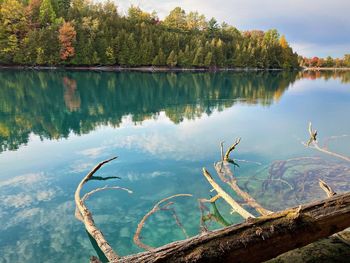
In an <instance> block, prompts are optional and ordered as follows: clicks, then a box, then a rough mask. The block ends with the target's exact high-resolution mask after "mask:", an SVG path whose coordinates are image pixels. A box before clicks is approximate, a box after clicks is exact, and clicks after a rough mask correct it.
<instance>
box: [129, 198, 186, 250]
mask: <svg viewBox="0 0 350 263" xmlns="http://www.w3.org/2000/svg"><path fill="white" fill-rule="evenodd" d="M179 196H192V195H191V194H176V195H172V196H169V197H167V198H164V199H162V200H160V201H159V202H158V203H156V204H155V205H154V206H153V208H152V210H151V211H149V212H148V213H147V214H146V215H145V216H144V217H143V218H142V219H141V221H140V223H139V224H138V225H137V229H136V233H135V235H134V243H135V244H136V245H137V246H139V247H140V248H143V249H145V250H148V251H150V250H152V249H153V247H151V246H148V245H146V244H144V243H142V242H141V240H140V234H141V231H142V228H143V226H144V225H145V222H146V220H147V219H148V218H149V217H150V216H151V215H152V214H154V213H155V212H157V211H159V210H160V209H161V207H160V205H161V204H162V203H164V202H166V201H169V200H170V199H172V198H175V197H179ZM169 205H170V203H168V204H166V205H165V206H169Z"/></svg>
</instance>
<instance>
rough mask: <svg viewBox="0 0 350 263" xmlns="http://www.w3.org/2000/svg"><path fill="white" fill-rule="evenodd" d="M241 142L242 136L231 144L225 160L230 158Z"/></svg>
mask: <svg viewBox="0 0 350 263" xmlns="http://www.w3.org/2000/svg"><path fill="white" fill-rule="evenodd" d="M240 142H241V138H237V139H236V141H235V142H234V143H233V144H232V145H231V147H230V148H229V149H228V150H227V151H226V154H225V157H224V160H225V161H228V160H230V153H231V152H232V151H233V150H234V149H235V148H236V147H237V145H238V144H239V143H240Z"/></svg>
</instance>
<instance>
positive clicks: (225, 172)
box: [215, 161, 272, 215]
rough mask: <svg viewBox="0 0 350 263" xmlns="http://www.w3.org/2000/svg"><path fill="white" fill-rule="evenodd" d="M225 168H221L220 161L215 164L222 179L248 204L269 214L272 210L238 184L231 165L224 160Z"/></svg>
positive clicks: (260, 211) (261, 212) (263, 213)
mask: <svg viewBox="0 0 350 263" xmlns="http://www.w3.org/2000/svg"><path fill="white" fill-rule="evenodd" d="M223 167H224V169H220V168H219V163H217V164H216V165H215V170H216V173H217V174H218V176H219V177H220V179H221V180H222V181H223V182H224V183H226V184H228V185H229V186H230V187H231V188H232V190H233V191H235V192H236V194H237V195H239V196H240V197H241V198H242V199H243V200H244V201H245V202H246V203H247V204H248V205H250V206H251V207H253V208H254V209H255V210H256V211H257V212H258V213H260V214H261V215H269V214H271V213H272V212H271V211H269V210H267V209H265V208H264V207H262V206H261V205H260V204H259V203H258V202H257V201H255V199H254V198H253V197H251V196H250V195H249V194H248V193H247V192H245V191H243V190H242V189H241V188H240V187H239V186H238V184H237V180H236V179H235V178H234V176H233V173H232V171H231V169H230V166H229V164H228V163H227V162H225V161H224V162H223Z"/></svg>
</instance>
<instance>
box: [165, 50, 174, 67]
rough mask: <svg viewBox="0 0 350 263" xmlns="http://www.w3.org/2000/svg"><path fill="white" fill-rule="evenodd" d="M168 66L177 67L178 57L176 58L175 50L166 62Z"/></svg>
mask: <svg viewBox="0 0 350 263" xmlns="http://www.w3.org/2000/svg"><path fill="white" fill-rule="evenodd" d="M166 64H167V65H168V66H169V67H175V66H176V65H177V56H176V54H175V52H174V50H173V51H171V52H170V54H169V57H168V59H167V61H166Z"/></svg>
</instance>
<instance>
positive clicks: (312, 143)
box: [303, 122, 350, 162]
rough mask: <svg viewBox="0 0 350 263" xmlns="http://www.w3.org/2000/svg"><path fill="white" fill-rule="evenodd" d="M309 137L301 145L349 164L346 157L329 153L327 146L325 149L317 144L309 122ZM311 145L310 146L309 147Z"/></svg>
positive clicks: (314, 132) (315, 133)
mask: <svg viewBox="0 0 350 263" xmlns="http://www.w3.org/2000/svg"><path fill="white" fill-rule="evenodd" d="M309 135H310V139H309V141H308V142H307V143H303V144H304V145H305V146H307V147H310V148H313V149H315V150H317V151H320V152H322V153H325V154H328V155H331V156H333V157H336V158H339V159H342V160H344V161H347V162H350V157H348V156H344V155H342V154H339V153H336V152H333V151H330V150H328V149H327V148H328V146H326V147H321V146H320V145H319V144H318V141H317V131H316V130H312V124H311V122H310V123H309ZM344 137H345V136H344ZM310 145H311V146H310Z"/></svg>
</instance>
